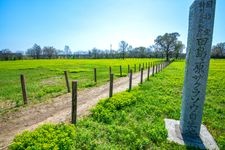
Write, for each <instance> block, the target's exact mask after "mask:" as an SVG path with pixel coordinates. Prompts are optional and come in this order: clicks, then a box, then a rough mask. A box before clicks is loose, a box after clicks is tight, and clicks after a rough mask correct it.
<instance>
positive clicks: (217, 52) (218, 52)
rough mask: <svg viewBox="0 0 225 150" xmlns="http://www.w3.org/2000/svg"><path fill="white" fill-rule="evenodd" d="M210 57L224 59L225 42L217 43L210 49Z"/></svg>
mask: <svg viewBox="0 0 225 150" xmlns="http://www.w3.org/2000/svg"><path fill="white" fill-rule="evenodd" d="M212 57H215V58H222V57H225V42H224V43H218V44H216V45H214V46H213V48H212Z"/></svg>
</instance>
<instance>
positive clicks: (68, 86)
mask: <svg viewBox="0 0 225 150" xmlns="http://www.w3.org/2000/svg"><path fill="white" fill-rule="evenodd" d="M64 75H65V79H66V87H67V92H68V93H69V92H70V85H69V79H68V74H67V71H64Z"/></svg>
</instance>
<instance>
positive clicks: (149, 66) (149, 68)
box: [147, 66, 150, 81]
mask: <svg viewBox="0 0 225 150" xmlns="http://www.w3.org/2000/svg"><path fill="white" fill-rule="evenodd" d="M149 74H150V66H148V76H147V79H148V81H149Z"/></svg>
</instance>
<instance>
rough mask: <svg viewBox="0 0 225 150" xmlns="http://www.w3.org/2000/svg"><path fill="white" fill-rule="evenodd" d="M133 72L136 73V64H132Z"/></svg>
mask: <svg viewBox="0 0 225 150" xmlns="http://www.w3.org/2000/svg"><path fill="white" fill-rule="evenodd" d="M134 72H136V64H134Z"/></svg>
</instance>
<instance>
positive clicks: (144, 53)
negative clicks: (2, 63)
mask: <svg viewBox="0 0 225 150" xmlns="http://www.w3.org/2000/svg"><path fill="white" fill-rule="evenodd" d="M179 36H180V34H179V33H177V32H174V33H165V34H164V35H159V36H157V37H156V39H155V40H154V44H153V45H151V46H149V47H143V46H140V47H135V48H133V47H132V45H129V44H128V43H127V42H126V41H120V42H119V45H118V49H117V50H113V49H110V50H101V49H97V48H93V49H92V50H89V51H77V52H74V53H72V52H71V49H70V48H69V46H68V45H66V46H65V47H64V50H58V49H56V48H54V47H53V46H44V47H43V48H41V46H40V45H38V44H34V45H33V46H32V47H31V48H29V49H27V50H26V52H25V54H23V53H21V52H17V53H13V52H12V51H10V50H9V49H3V50H1V51H0V60H17V59H52V58H94V59H99V58H121V59H125V58H165V59H166V60H169V59H170V58H175V59H177V58H184V57H185V54H184V53H183V50H184V48H185V45H184V44H183V43H182V42H181V41H179V40H178V38H179ZM211 56H212V57H213V58H225V42H224V43H218V44H216V45H214V46H213V47H212V52H211Z"/></svg>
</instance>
